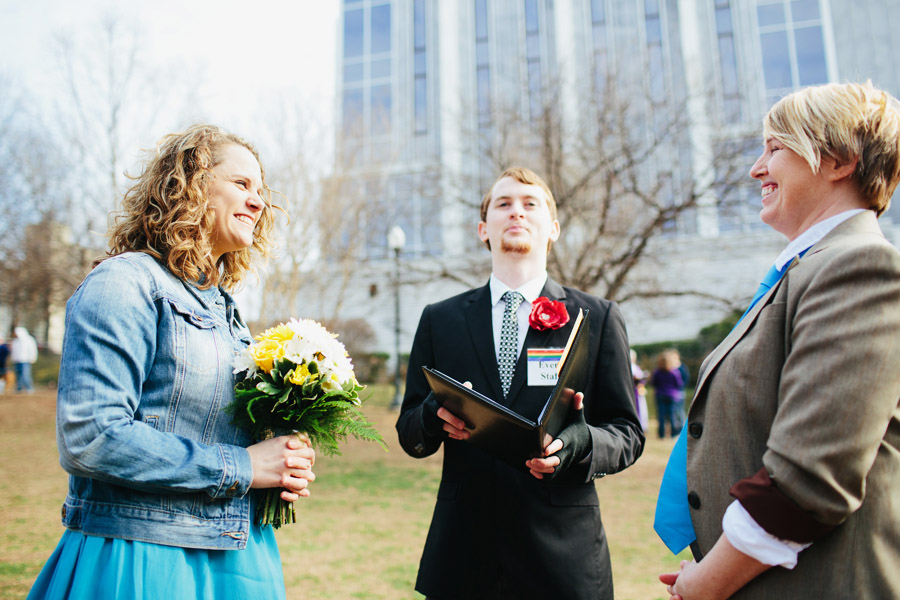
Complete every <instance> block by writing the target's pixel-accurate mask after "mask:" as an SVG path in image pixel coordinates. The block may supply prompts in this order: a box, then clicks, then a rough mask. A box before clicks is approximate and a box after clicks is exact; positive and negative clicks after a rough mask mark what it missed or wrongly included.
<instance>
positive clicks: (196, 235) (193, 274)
mask: <svg viewBox="0 0 900 600" xmlns="http://www.w3.org/2000/svg"><path fill="white" fill-rule="evenodd" d="M230 145H238V146H242V147H244V148H246V149H247V150H249V151H250V153H252V154H253V156H254V157H255V158H256V161H257V162H259V153H258V152H257V151H256V149H255V148H254V147H253V146H252V145H251V144H250V143H249V142H247V141H246V140H244V139H243V138H240V137H238V136H236V135H234V134H231V133H227V132H225V131H224V130H222V129H220V128H218V127H216V126H214V125H205V124H201V125H194V126H192V127H190V128H188V129H187V130H185V131H183V132H180V133H172V134H169V135H167V136H165V137H163V138H162V139H161V140H160V141H159V142H158V143H157V146H156V151H155V152H154V153H153V154H152V155H151V156H150V157H149V158H148V159H147V160H146V161H145V163H144V166H143V170H142V172H141V174H140V175H138V176H137V177H135V178H134V179H135V184H134V185H132V186H131V188H130V189H129V190H128V191H127V192H125V196H124V198H123V200H122V208H121V210H120V211H119V212H118V214H117V215H116V217H115V221H114V225H113V226H112V227H111V229H110V241H109V248H110V249H109V251H108V252H107V256H115V255H117V254H122V253H123V252H145V253H147V254H149V255H150V256H153V257H154V258H156V259H157V260H160V261H162V262H164V263H165V265H166V266H167V267H168V269H169V270H170V271H171V272H172V273H173V274H175V276H177V277H178V278H180V279H183V280H185V281H193V282H198V285H199V287H200V288H201V289H207V288H209V287H212V286H214V285H221V286H223V287H224V288H226V289H232V288H233V287H235V286H236V285H237V283H239V282H240V281H241V280H242V279H243V278H244V276H245V275H246V273H247V272H248V270H249V269H250V263H251V260H252V257H253V254H254V253H256V254H257V255H259V257H261V258H265V257H267V256H268V254H269V250H270V248H271V246H272V233H273V230H274V227H275V215H274V214H273V209H277V210H282V212H283V209H281V207H280V206H276V205H274V204H273V203H272V190H271V189H269V186H268V185H266V174H265V171H264V170H263V168H262V164H261V163H260V167H259V170H260V173H261V175H262V192H261V193H260V199H261V200H262V201H263V202H264V203H265V208H264V209H263V211H262V213H261V214H260V217H259V221H257V223H256V227H255V229H254V230H253V244H252V245H251V246H250V247H249V248H243V249H241V250H237V251H235V252H226V253H224V254H222V256H221V257H219V260H218V261H216V262H214V261H213V258H212V233H213V231H212V230H213V224H214V222H215V221H214V213H213V210H212V209H211V208H210V206H209V194H208V191H209V184H210V182H211V180H212V179H213V168H214V167H215V166H216V165H218V164H219V163H220V162H222V156H221V154H222V150H223V149H224V148H225V147H227V146H230Z"/></svg>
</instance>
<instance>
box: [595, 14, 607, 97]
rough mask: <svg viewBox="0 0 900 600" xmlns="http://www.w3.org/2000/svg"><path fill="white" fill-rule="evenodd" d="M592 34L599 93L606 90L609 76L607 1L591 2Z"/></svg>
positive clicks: (596, 83)
mask: <svg viewBox="0 0 900 600" xmlns="http://www.w3.org/2000/svg"><path fill="white" fill-rule="evenodd" d="M591 34H592V38H593V49H594V85H595V87H596V89H597V92H598V93H601V94H602V93H603V91H604V90H605V89H606V79H607V77H608V75H609V70H608V69H609V48H608V39H607V27H606V0H591Z"/></svg>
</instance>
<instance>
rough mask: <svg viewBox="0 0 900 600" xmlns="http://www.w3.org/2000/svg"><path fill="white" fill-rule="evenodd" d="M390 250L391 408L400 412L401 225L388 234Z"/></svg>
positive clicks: (404, 242)
mask: <svg viewBox="0 0 900 600" xmlns="http://www.w3.org/2000/svg"><path fill="white" fill-rule="evenodd" d="M387 243H388V248H390V249H391V250H393V252H394V357H395V360H396V363H395V365H394V399H393V400H392V401H391V408H392V409H394V410H399V409H400V405H401V404H402V403H403V396H401V395H400V386H401V385H402V384H403V382H402V381H401V378H400V250H402V249H403V246H404V245H405V244H406V234H405V233H403V229H401V228H400V226H399V225H394V226H393V227H391V230H390V231H389V232H388V236H387Z"/></svg>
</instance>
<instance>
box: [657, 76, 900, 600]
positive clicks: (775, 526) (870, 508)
mask: <svg viewBox="0 0 900 600" xmlns="http://www.w3.org/2000/svg"><path fill="white" fill-rule="evenodd" d="M763 135H764V147H763V151H762V155H761V156H760V157H759V159H757V161H756V163H755V164H754V165H753V168H752V169H751V171H750V175H751V176H752V177H753V178H755V179H757V180H759V182H760V184H761V192H762V211H761V212H760V218H761V219H762V221H763V222H764V223H766V224H767V225H769V226H770V227H772V228H773V229H775V230H776V231H778V232H780V233H782V234H783V235H784V236H785V237H786V238H787V239H788V244H787V247H786V248H785V250H784V251H783V252H782V253H781V255H779V256H778V257H777V258H776V259H775V263H774V264H773V266H772V268H771V269H770V271H769V274H768V275H767V276H766V278H765V279H764V281H763V284H762V285H761V286H760V289H759V290H758V291H757V294H756V296H755V297H754V299H753V301H752V302H751V305H750V308H749V309H748V310H747V312H746V313H745V314H744V316H743V317H742V319H741V320H740V321H739V322H738V324H737V325H736V326H735V327H734V329H733V330H732V331H731V333H730V334H729V335H728V336H727V337H726V338H725V340H724V341H723V342H722V343H721V344H720V345H719V346H718V347H717V348H716V349H715V350H713V352H712V353H711V354H710V355H709V356H708V357H707V358H706V360H705V361H704V363H703V365H702V367H701V370H700V374H699V377H698V381H697V384H696V391H695V394H694V401H693V403H692V404H691V410H690V414H689V418H688V426H687V431H688V433H689V435H686V436H682V438H680V439H679V443H677V444H676V446H675V449H674V450H673V453H672V457H671V458H670V461H669V465H668V466H667V468H666V474H665V477H664V479H663V485H662V487H661V490H660V500H659V504H658V510H657V521H658V522H660V521H662V522H663V523H664V524H665V525H668V528H666V527H664V528H663V530H664V531H667V533H666V534H665V537H664V536H663V533H661V537H663V540H664V541H666V544H667V545H668V546H669V547H670V549H673V551H676V550H677V549H678V547H679V546H681V547H683V546H682V544H685V545H686V542H688V541H690V540H689V539H681V540H680V541H675V540H673V538H672V537H671V536H670V535H669V533H671V532H672V531H681V529H680V525H679V526H675V527H673V525H675V523H674V518H675V517H676V516H677V515H679V514H687V516H688V523H687V525H688V526H690V527H691V528H692V530H693V535H694V537H695V538H696V539H695V540H694V541H693V543H692V544H691V550H692V551H693V554H694V557H695V559H696V560H697V562H693V563H692V562H687V561H684V562H682V564H681V570H680V572H679V573H669V574H665V575H662V576H661V577H660V579H661V580H662V581H663V582H664V583H666V584H667V585H668V588H667V590H668V592H669V593H670V595H671V596H672V598H683V600H692V599H694V598H704V599H708V598H728V597H733V598H740V599H748V598H750V599H763V598H900V569H898V568H897V567H898V565H900V543H898V540H900V504H898V502H900V500H898V499H900V476H898V474H900V406H898V399H900V252H898V250H897V248H895V247H894V246H892V245H891V244H890V242H888V241H887V240H886V239H885V238H884V236H883V235H882V233H881V229H880V228H879V226H878V222H877V218H878V216H879V215H881V214H882V213H883V212H884V211H885V210H886V209H887V207H888V205H889V203H890V198H891V195H892V194H893V192H894V189H895V188H896V186H897V183H898V181H900V103H898V101H897V100H896V99H895V98H893V97H892V96H890V95H889V94H887V93H886V92H883V91H881V90H878V89H876V88H874V87H873V86H872V85H871V83H866V84H862V85H860V84H830V85H825V86H818V87H811V88H806V89H803V90H800V91H798V92H795V93H793V94H790V95H788V96H786V97H784V98H782V99H781V100H780V101H778V103H776V104H775V106H773V107H772V109H771V110H770V111H769V113H768V114H767V115H766V117H765V119H764V122H763ZM682 440H685V441H686V445H685V448H686V453H685V454H682V455H681V456H680V458H679V454H678V452H676V451H677V450H678V449H679V446H680V444H681V442H682ZM685 468H686V479H684V475H685V471H684V470H685ZM679 470H680V471H681V478H682V481H683V482H684V483H685V488H686V489H684V488H682V489H681V490H680V491H679V490H678V489H677V486H672V485H670V483H671V482H672V481H677V478H674V477H676V476H677V473H678V471H679ZM679 503H681V504H682V505H683V506H684V510H683V511H681V510H673V511H671V512H669V513H668V514H669V515H670V516H671V517H672V520H668V519H661V514H660V511H659V508H660V506H665V505H671V506H673V507H675V508H676V509H677V506H678V504H679ZM657 531H660V528H659V527H657ZM701 558H702V560H700V559H701Z"/></svg>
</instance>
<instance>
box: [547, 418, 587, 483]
mask: <svg viewBox="0 0 900 600" xmlns="http://www.w3.org/2000/svg"><path fill="white" fill-rule="evenodd" d="M556 437H557V439H559V440H561V441H562V443H563V447H562V449H561V450H559V451H558V452H556V453H555V454H553V455H552V456H556V457H558V458H559V465H557V466H556V468H555V469H554V470H553V473H550V474H549V475H545V476H544V477H546V478H548V479H553V478H554V477H556V476H558V475H560V474H561V473H565V472H566V470H568V469H569V467H571V466H572V465H573V464H576V463H578V462H579V461H581V460H583V459H584V457H586V456H587V455H588V452H590V451H591V430H590V429H589V428H588V424H587V422H586V421H585V420H584V409H582V410H579V411H578V412H577V413H576V415H575V419H574V420H573V421H572V422H571V423H569V425H568V426H566V428H565V429H563V430H562V431H561V432H560V434H559V435H558V436H556Z"/></svg>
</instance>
